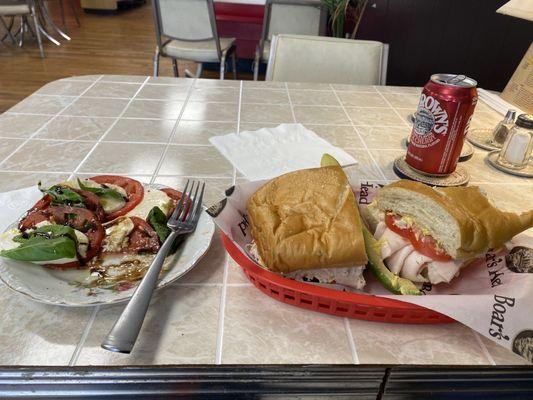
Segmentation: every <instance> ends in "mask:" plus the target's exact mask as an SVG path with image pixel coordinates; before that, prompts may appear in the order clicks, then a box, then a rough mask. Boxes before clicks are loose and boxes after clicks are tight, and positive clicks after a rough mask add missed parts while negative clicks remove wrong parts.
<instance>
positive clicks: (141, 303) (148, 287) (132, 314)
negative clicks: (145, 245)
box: [102, 231, 179, 353]
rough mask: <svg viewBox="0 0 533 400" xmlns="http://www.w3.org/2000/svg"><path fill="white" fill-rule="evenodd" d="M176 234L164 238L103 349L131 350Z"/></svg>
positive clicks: (172, 232)
mask: <svg viewBox="0 0 533 400" xmlns="http://www.w3.org/2000/svg"><path fill="white" fill-rule="evenodd" d="M178 235H179V231H171V232H170V234H169V235H168V237H167V238H166V240H165V242H164V243H163V245H162V246H161V248H160V249H159V251H158V252H157V254H156V256H155V258H154V260H153V261H152V264H150V267H149V268H148V271H147V272H146V274H145V275H144V278H143V279H142V281H141V283H140V284H139V286H138V287H137V289H136V290H135V292H134V293H133V296H131V299H130V301H129V302H128V305H127V306H126V308H124V310H123V311H122V314H121V315H120V317H119V318H118V320H117V322H115V325H113V328H112V329H111V331H110V332H109V333H108V334H107V336H106V337H105V339H104V341H103V342H102V347H103V348H104V349H106V350H110V351H115V352H119V353H130V352H131V349H132V348H133V346H134V345H135V341H136V340H137V336H139V331H140V330H141V326H142V324H143V321H144V317H145V316H146V311H147V310H148V305H149V304H150V299H151V298H152V293H153V291H154V288H155V285H156V282H157V278H158V277H159V273H160V272H161V267H162V266H163V262H164V261H165V257H166V256H167V254H168V252H169V251H170V249H171V248H172V244H173V243H174V240H175V239H176V237H177V236H178Z"/></svg>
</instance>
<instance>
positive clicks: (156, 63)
mask: <svg viewBox="0 0 533 400" xmlns="http://www.w3.org/2000/svg"><path fill="white" fill-rule="evenodd" d="M158 75H159V47H156V48H155V54H154V76H158Z"/></svg>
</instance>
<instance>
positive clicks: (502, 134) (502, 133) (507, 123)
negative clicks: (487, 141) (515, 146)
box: [491, 110, 516, 147]
mask: <svg viewBox="0 0 533 400" xmlns="http://www.w3.org/2000/svg"><path fill="white" fill-rule="evenodd" d="M515 116H516V111H515V110H508V111H507V114H505V118H504V119H502V120H501V121H500V122H499V123H498V125H496V128H494V130H493V131H492V140H491V143H492V144H493V145H494V146H497V147H501V146H502V145H503V143H504V142H505V139H507V135H508V134H509V131H510V130H511V128H512V127H513V124H514V119H515Z"/></svg>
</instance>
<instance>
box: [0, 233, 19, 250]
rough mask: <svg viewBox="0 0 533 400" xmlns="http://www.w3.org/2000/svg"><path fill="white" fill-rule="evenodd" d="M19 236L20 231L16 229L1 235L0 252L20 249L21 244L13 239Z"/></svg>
mask: <svg viewBox="0 0 533 400" xmlns="http://www.w3.org/2000/svg"><path fill="white" fill-rule="evenodd" d="M17 235H20V231H19V230H18V229H15V228H13V229H9V230H8V231H5V232H4V233H2V234H0V250H11V249H14V248H15V247H19V245H20V243H17V242H14V241H13V238H14V237H15V236H17Z"/></svg>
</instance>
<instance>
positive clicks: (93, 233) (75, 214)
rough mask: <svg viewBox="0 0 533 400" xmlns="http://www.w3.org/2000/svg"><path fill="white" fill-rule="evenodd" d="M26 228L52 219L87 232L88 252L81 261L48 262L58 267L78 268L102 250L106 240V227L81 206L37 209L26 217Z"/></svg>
mask: <svg viewBox="0 0 533 400" xmlns="http://www.w3.org/2000/svg"><path fill="white" fill-rule="evenodd" d="M24 221H25V229H30V228H34V227H35V225H36V224H38V223H39V222H41V221H50V222H52V223H54V224H58V225H68V226H70V227H72V228H74V229H77V230H79V231H80V232H83V233H85V235H87V238H88V239H89V246H88V248H87V254H86V255H85V257H84V258H81V256H80V257H79V258H80V261H73V262H70V263H66V264H47V265H46V266H47V267H51V268H58V269H69V268H78V267H80V266H82V265H84V264H85V263H86V262H87V261H89V260H90V259H91V258H93V257H94V256H95V255H97V254H98V253H99V252H100V248H101V247H102V241H103V240H104V235H105V231H104V227H103V226H102V224H101V222H100V220H99V219H98V218H97V216H96V214H95V213H93V212H92V211H91V210H88V209H86V208H81V207H72V206H66V205H60V206H51V207H48V208H46V209H44V210H43V209H41V210H36V211H34V212H33V213H32V214H30V215H29V216H28V217H26V218H25V220H24Z"/></svg>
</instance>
